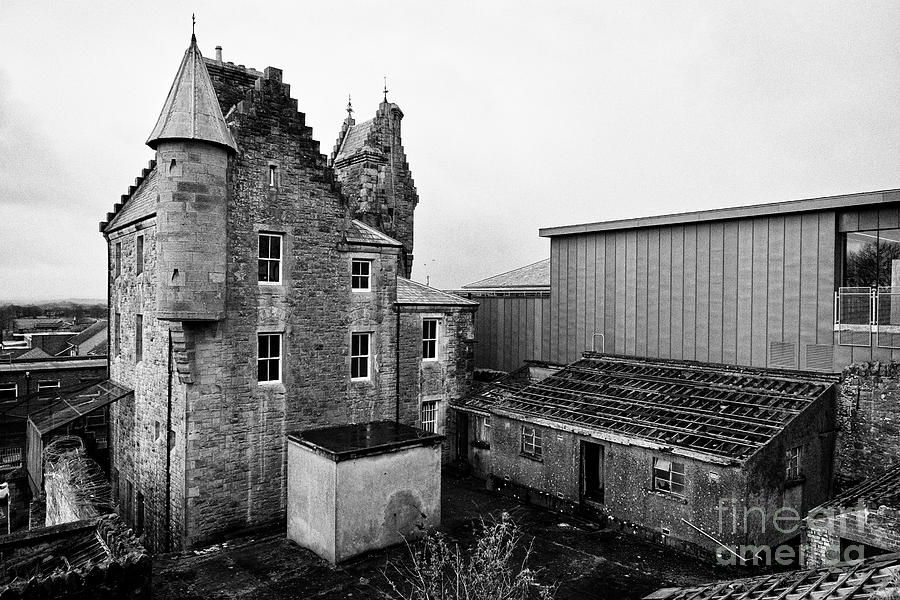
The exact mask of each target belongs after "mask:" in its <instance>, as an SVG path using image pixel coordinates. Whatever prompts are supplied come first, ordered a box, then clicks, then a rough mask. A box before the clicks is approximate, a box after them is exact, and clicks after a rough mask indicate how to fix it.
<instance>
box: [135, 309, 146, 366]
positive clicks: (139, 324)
mask: <svg viewBox="0 0 900 600" xmlns="http://www.w3.org/2000/svg"><path fill="white" fill-rule="evenodd" d="M142 360H144V315H135V316H134V362H136V363H139V362H141V361H142Z"/></svg>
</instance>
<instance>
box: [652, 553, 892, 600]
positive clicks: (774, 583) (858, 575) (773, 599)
mask: <svg viewBox="0 0 900 600" xmlns="http://www.w3.org/2000/svg"><path fill="white" fill-rule="evenodd" d="M898 575H900V553H895V554H883V555H881V556H875V557H872V558H867V559H865V560H863V561H860V562H858V563H850V564H841V565H836V566H832V567H823V568H821V569H806V570H801V571H789V572H786V573H774V574H771V575H762V576H759V577H748V578H746V579H735V580H732V581H721V582H718V583H708V584H706V585H700V586H694V587H682V588H663V589H660V590H657V591H656V592H654V593H652V594H650V595H649V596H646V597H645V600H688V599H690V600H725V599H726V598H728V599H730V600H733V599H736V598H753V599H754V600H799V599H800V598H807V599H810V600H812V599H815V600H836V599H837V598H841V599H842V600H870V599H871V600H875V599H876V598H892V597H895V596H886V595H885V596H880V595H877V592H879V591H880V590H888V589H891V588H892V587H893V588H894V589H896V588H897V577H898Z"/></svg>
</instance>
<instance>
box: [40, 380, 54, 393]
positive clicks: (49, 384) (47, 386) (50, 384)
mask: <svg viewBox="0 0 900 600" xmlns="http://www.w3.org/2000/svg"><path fill="white" fill-rule="evenodd" d="M37 389H38V391H39V392H45V391H48V390H58V389H59V380H58V379H48V380H44V381H38V384H37Z"/></svg>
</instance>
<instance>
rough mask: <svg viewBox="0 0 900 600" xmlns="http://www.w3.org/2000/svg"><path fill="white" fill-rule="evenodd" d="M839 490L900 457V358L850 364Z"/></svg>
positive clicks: (842, 399) (844, 387)
mask: <svg viewBox="0 0 900 600" xmlns="http://www.w3.org/2000/svg"><path fill="white" fill-rule="evenodd" d="M837 426H838V445H837V453H836V465H835V473H836V475H837V483H838V487H839V490H840V489H847V488H849V487H852V486H853V485H855V484H857V483H860V482H861V481H862V480H864V479H866V478H868V477H873V476H877V475H880V474H882V473H884V471H885V470H887V469H888V468H889V467H891V466H893V465H895V464H897V463H898V462H900V363H893V362H892V363H879V362H873V363H856V364H853V365H850V366H849V367H847V368H845V369H844V371H843V378H842V382H841V389H840V396H839V398H838V413H837Z"/></svg>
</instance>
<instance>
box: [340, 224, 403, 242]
mask: <svg viewBox="0 0 900 600" xmlns="http://www.w3.org/2000/svg"><path fill="white" fill-rule="evenodd" d="M347 242H349V243H351V244H362V245H364V246H395V247H397V248H402V247H403V244H401V243H400V242H398V241H397V240H395V239H394V238H392V237H391V236H389V235H387V234H385V233H383V232H381V231H378V230H377V229H375V228H374V227H369V226H368V225H366V224H365V223H363V222H362V221H357V220H356V219H352V220H351V221H350V226H349V227H348V228H347Z"/></svg>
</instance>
